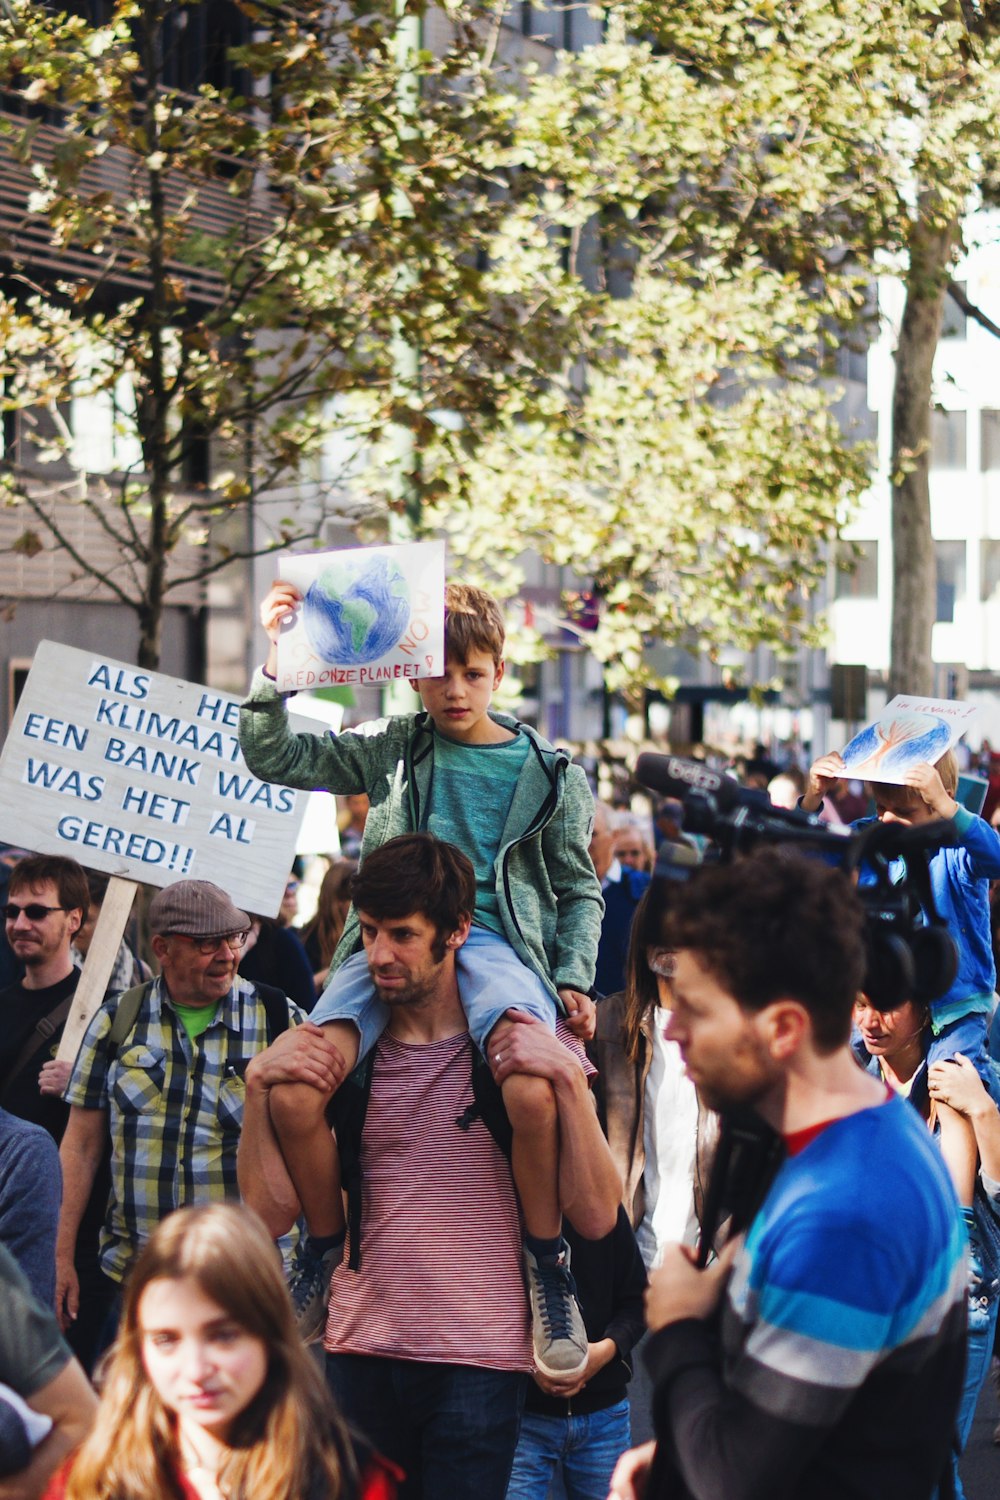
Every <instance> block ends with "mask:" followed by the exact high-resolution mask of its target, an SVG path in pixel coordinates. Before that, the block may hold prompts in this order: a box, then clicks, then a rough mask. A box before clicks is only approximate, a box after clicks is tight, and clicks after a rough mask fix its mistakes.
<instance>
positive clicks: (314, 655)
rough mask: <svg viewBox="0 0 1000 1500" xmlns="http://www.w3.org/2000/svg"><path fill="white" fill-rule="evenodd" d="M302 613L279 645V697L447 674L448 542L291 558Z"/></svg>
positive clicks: (281, 562) (283, 571)
mask: <svg viewBox="0 0 1000 1500" xmlns="http://www.w3.org/2000/svg"><path fill="white" fill-rule="evenodd" d="M277 577H278V578H282V579H284V580H285V581H286V582H288V583H294V584H295V586H296V588H297V589H298V590H299V592H300V593H301V594H302V605H301V607H300V608H299V609H298V610H296V612H295V615H294V617H293V618H291V619H290V620H289V621H288V623H287V625H285V626H284V627H283V628H282V632H281V635H280V637H279V640H278V691H279V692H282V693H290V692H297V691H301V690H303V689H308V688H320V687H330V686H333V685H334V684H335V683H357V684H361V685H368V684H372V683H375V684H385V683H389V682H393V681H397V680H399V679H405V678H409V679H411V680H412V679H416V678H418V677H439V676H440V675H441V673H442V672H443V671H444V542H407V543H405V544H402V545H400V546H395V547H347V548H344V549H342V550H339V551H336V552H301V553H292V552H285V553H282V555H281V556H280V557H279V559H278V566H277Z"/></svg>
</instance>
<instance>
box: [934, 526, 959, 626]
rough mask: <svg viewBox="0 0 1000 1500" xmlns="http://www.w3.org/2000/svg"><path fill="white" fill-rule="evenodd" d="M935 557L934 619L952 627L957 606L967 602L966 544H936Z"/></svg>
mask: <svg viewBox="0 0 1000 1500" xmlns="http://www.w3.org/2000/svg"><path fill="white" fill-rule="evenodd" d="M934 557H935V561H936V563H937V596H936V597H937V608H936V610H935V614H934V618H935V620H936V621H937V622H938V623H939V624H942V625H951V624H953V623H954V619H955V606H956V605H957V604H963V603H964V602H965V543H964V542H935V543H934Z"/></svg>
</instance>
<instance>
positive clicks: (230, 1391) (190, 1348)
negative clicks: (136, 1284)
mask: <svg viewBox="0 0 1000 1500" xmlns="http://www.w3.org/2000/svg"><path fill="white" fill-rule="evenodd" d="M138 1324H139V1340H140V1347H141V1350H142V1363H143V1368H144V1369H145V1371H146V1374H147V1376H148V1377H149V1381H150V1384H151V1385H152V1386H153V1389H154V1390H155V1391H156V1394H157V1395H158V1396H159V1398H160V1400H161V1401H162V1402H163V1405H164V1406H165V1407H166V1408H167V1410H168V1411H171V1412H173V1413H175V1414H176V1416H177V1418H178V1419H179V1421H180V1422H181V1423H182V1424H185V1425H192V1426H195V1427H202V1428H205V1429H206V1430H207V1431H208V1432H210V1433H212V1434H213V1436H215V1437H217V1438H219V1439H221V1440H222V1441H223V1442H224V1441H225V1440H226V1436H227V1434H228V1432H229V1429H230V1427H231V1425H232V1423H233V1421H234V1420H235V1419H236V1418H237V1417H238V1416H239V1415H240V1413H241V1412H242V1411H244V1410H245V1409H246V1407H247V1406H249V1404H250V1402H251V1401H252V1400H253V1398H254V1397H255V1396H256V1395H257V1393H258V1391H259V1390H260V1389H261V1387H262V1385H263V1384H264V1380H265V1378H266V1376H267V1365H268V1357H267V1346H266V1345H265V1343H264V1340H263V1339H260V1338H258V1337H257V1336H256V1334H252V1333H248V1332H247V1330H246V1329H245V1328H244V1327H243V1325H242V1323H237V1322H236V1321H235V1319H234V1318H232V1317H230V1315H229V1314H228V1313H227V1312H226V1311H225V1309H224V1308H221V1307H220V1306H219V1304H218V1303H217V1302H213V1300H212V1298H211V1297H209V1296H206V1294H205V1292H203V1291H202V1289H201V1287H200V1286H199V1285H198V1283H197V1281H195V1280H194V1278H193V1277H191V1276H184V1277H181V1278H178V1279H175V1278H173V1277H160V1278H159V1279H157V1280H156V1281H151V1282H150V1283H149V1285H148V1286H147V1287H146V1289H145V1291H144V1292H143V1294H142V1296H141V1297H140V1299H139V1308H138Z"/></svg>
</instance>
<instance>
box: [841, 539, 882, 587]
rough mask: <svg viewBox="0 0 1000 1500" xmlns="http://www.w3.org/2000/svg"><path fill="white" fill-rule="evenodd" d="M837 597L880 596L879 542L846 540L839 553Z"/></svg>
mask: <svg viewBox="0 0 1000 1500" xmlns="http://www.w3.org/2000/svg"><path fill="white" fill-rule="evenodd" d="M833 596H834V598H835V599H877V598H878V542H845V543H843V544H842V546H841V548H840V550H839V552H838V555H837V566H836V573H835V576H834V591H833Z"/></svg>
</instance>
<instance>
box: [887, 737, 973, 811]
mask: <svg viewBox="0 0 1000 1500" xmlns="http://www.w3.org/2000/svg"><path fill="white" fill-rule="evenodd" d="M934 769H935V771H937V773H938V775H939V776H940V778H941V785H942V786H943V787H944V789H945V791H946V792H947V793H948V796H949V797H954V795H955V792H956V791H957V789H958V756H957V755H956V754H955V752H954V750H946V751H945V752H944V754H943V755H942V756H941V758H940V760H936V761H935V762H934ZM865 791H866V792H867V793H868V795H869V797H872V798H875V797H881V798H883V800H884V798H885V794H888V797H889V799H891V801H892V802H893V803H894V804H895V805H896V806H897V807H916V806H917V805H918V804H919V803H920V802H922V801H923V798H922V797H921V795H920V793H919V792H918V791H917V789H916V787H914V786H897V785H896V784H895V782H891V781H866V782H865Z"/></svg>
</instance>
